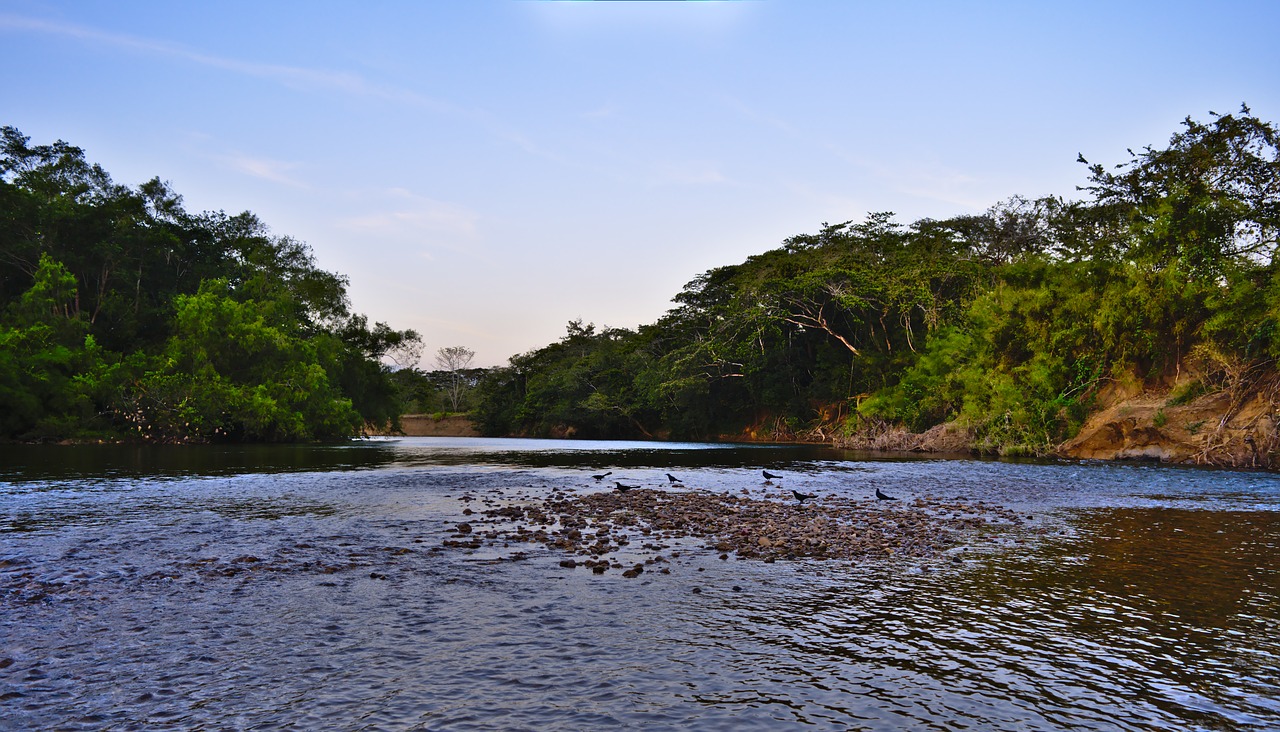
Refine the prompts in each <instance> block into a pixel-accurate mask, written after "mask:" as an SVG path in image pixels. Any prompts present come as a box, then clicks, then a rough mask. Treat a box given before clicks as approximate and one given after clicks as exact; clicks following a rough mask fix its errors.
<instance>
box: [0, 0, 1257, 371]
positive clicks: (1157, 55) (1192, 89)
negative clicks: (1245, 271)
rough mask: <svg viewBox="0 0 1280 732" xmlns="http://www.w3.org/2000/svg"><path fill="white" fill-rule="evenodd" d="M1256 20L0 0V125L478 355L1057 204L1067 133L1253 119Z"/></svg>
mask: <svg viewBox="0 0 1280 732" xmlns="http://www.w3.org/2000/svg"><path fill="white" fill-rule="evenodd" d="M1277 27H1280V2H1270V1H1265V2H1263V1H1258V2H1231V1H1229V0H1228V1H1225V2H1213V3H1209V2H1203V3H1179V2H1071V3H1048V2H1029V1H1024V2H1007V3H1005V2H977V3H945V2H895V3H888V2H875V3H872V2H856V1H853V0H849V1H845V2H819V1H817V0H754V1H753V0H745V1H743V2H536V1H533V0H469V1H468V2H443V1H437V2H431V1H429V0H420V1H414V2H371V3H352V2H322V1H317V0H308V1H306V2H286V1H273V2H265V3H264V2H260V1H258V0H255V1H254V2H235V1H229V2H228V1H220V2H216V3H214V2H206V3H191V2H172V1H171V0H166V1H165V2H111V3H108V2H96V3H95V2H82V1H81V2H43V1H41V0H0V124H8V125H13V126H15V127H17V128H18V129H20V130H21V131H22V132H23V133H24V134H26V135H29V136H30V137H31V138H32V140H33V142H35V143H48V142H52V141H53V140H54V139H64V140H66V141H68V142H71V143H73V144H75V145H79V146H80V147H83V148H84V149H85V150H86V152H87V154H88V157H89V158H90V160H92V161H95V162H98V163H101V164H102V165H103V166H104V167H105V168H106V169H107V170H108V171H109V172H110V173H111V174H112V176H113V177H114V178H115V179H116V180H117V182H121V183H128V184H137V183H140V182H142V181H145V180H147V179H149V178H151V177H153V176H159V177H160V178H162V179H164V180H167V181H170V182H171V183H172V184H173V187H174V189H175V190H176V191H177V192H178V193H180V194H182V195H183V196H184V198H185V202H186V206H187V208H188V209H189V210H192V211H203V210H219V209H221V210H225V211H228V212H232V213H234V212H239V211H243V210H251V211H253V212H255V213H256V214H258V215H259V216H260V217H261V218H262V219H263V220H264V221H265V222H266V223H267V224H269V225H270V226H271V227H272V229H273V231H275V232H276V233H278V234H287V235H290V236H293V237H296V238H298V239H301V240H303V241H306V242H307V243H309V244H310V245H311V247H312V248H313V250H314V251H315V253H316V256H317V259H318V262H319V264H320V266H321V267H323V268H325V269H328V270H332V271H337V272H341V273H343V274H346V275H347V276H349V277H350V279H351V286H350V294H351V297H352V301H353V304H354V306H355V308H356V310H358V311H360V312H363V313H365V314H367V315H369V316H370V317H371V318H372V319H376V320H382V321H386V322H388V323H390V324H391V325H392V326H393V327H397V328H414V329H416V330H418V331H419V332H421V333H422V334H423V336H424V340H425V344H426V347H427V352H428V354H430V353H432V352H434V351H435V350H436V349H437V348H440V347H442V346H453V345H464V346H468V347H470V348H472V349H474V350H475V351H477V354H478V355H477V358H476V364H477V365H484V366H491V365H499V364H502V363H505V362H506V359H507V358H508V357H509V356H512V355H514V354H517V353H520V352H524V351H527V350H530V349H533V348H537V347H540V346H543V345H545V344H547V343H549V342H551V341H554V340H556V339H558V338H559V337H560V336H561V335H563V333H564V327H565V324H566V323H567V322H568V321H569V320H572V319H578V318H580V319H582V320H584V321H586V322H594V323H596V324H597V325H602V326H603V325H608V326H618V327H635V326H637V325H640V324H642V323H649V322H653V321H654V320H656V319H657V318H658V317H660V316H661V315H662V313H664V312H665V311H666V310H667V309H668V308H669V307H670V298H671V297H672V296H673V295H675V294H676V293H677V292H678V291H679V290H680V288H681V287H682V286H683V285H684V283H686V282H688V281H689V280H691V279H692V278H693V277H695V276H696V275H698V274H699V273H701V272H703V271H705V270H706V269H709V268H711V267H715V266H720V265H725V264H733V263H736V262H740V261H742V260H743V259H745V258H746V257H747V256H749V255H751V254H755V253H758V252H762V251H765V250H767V249H770V248H773V247H776V246H777V245H778V244H779V243H780V242H781V241H782V240H783V239H785V238H786V237H788V236H791V235H794V234H800V233H805V232H812V231H815V230H816V229H817V228H819V226H820V225H821V224H822V223H823V222H839V221H845V220H849V219H861V218H862V217H863V216H864V215H865V214H866V213H867V212H871V211H894V212H896V213H897V214H898V217H899V220H900V221H902V222H903V223H909V222H911V221H914V220H916V219H919V218H923V217H931V218H945V217H948V216H952V215H955V214H960V213H976V212H980V211H983V210H985V209H986V208H988V207H989V206H991V205H992V204H995V203H997V202H998V201H1001V200H1003V199H1006V198H1008V197H1009V196H1012V195H1015V194H1021V195H1025V196H1030V197H1036V196H1042V195H1050V194H1056V195H1063V196H1068V197H1075V196H1078V195H1080V194H1078V193H1077V192H1076V190H1075V187H1076V186H1077V185H1081V184H1083V183H1084V182H1085V170H1084V166H1082V165H1080V164H1079V163H1077V162H1076V155H1077V153H1083V154H1084V155H1085V157H1086V158H1088V159H1089V160H1090V161H1093V162H1104V163H1119V162H1123V161H1124V160H1126V159H1127V153H1126V152H1125V148H1127V147H1132V148H1134V149H1139V148H1141V147H1142V146H1144V145H1148V144H1152V145H1157V146H1160V145H1163V144H1164V143H1165V142H1167V141H1168V139H1169V137H1170V135H1172V134H1173V133H1174V132H1176V131H1177V130H1178V128H1179V123H1180V122H1181V120H1182V119H1183V118H1184V117H1186V116H1188V115H1190V116H1192V117H1195V118H1197V119H1202V120H1204V119H1209V114H1208V113H1209V111H1210V110H1213V111H1217V112H1233V111H1236V110H1237V109H1238V108H1239V106H1240V104H1241V103H1242V102H1247V103H1248V104H1249V105H1250V106H1251V108H1252V109H1253V111H1254V113H1255V114H1256V115H1258V116H1259V117H1262V118H1263V119H1267V120H1270V121H1273V122H1280V44H1278V43H1276V42H1275V29H1276V28H1277ZM428 361H429V359H428ZM426 365H427V366H430V363H429V362H428V363H427V364H426Z"/></svg>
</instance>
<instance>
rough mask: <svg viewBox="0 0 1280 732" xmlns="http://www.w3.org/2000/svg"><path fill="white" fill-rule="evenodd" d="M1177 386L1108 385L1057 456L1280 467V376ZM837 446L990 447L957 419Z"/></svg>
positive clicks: (887, 429)
mask: <svg viewBox="0 0 1280 732" xmlns="http://www.w3.org/2000/svg"><path fill="white" fill-rule="evenodd" d="M1177 386H1178V385H1177V384H1174V386H1173V387H1164V386H1161V387H1157V388H1143V387H1142V386H1140V385H1129V386H1125V385H1122V384H1119V383H1112V384H1109V385H1107V386H1105V387H1104V388H1102V389H1101V390H1100V391H1099V392H1098V394H1097V395H1096V397H1095V400H1096V403H1097V409H1096V411H1095V412H1094V413H1093V414H1092V416H1090V417H1089V419H1088V420H1086V421H1085V423H1084V425H1083V426H1082V427H1081V429H1080V431H1079V432H1078V433H1077V434H1076V436H1075V437H1073V438H1071V439H1070V440H1067V441H1066V442H1064V443H1062V444H1061V445H1058V446H1057V447H1056V449H1054V450H1053V451H1052V454H1054V455H1056V456H1058V457H1063V458H1074V459H1086V460H1155V461H1159V462H1165V463H1181V464H1191V465H1220V466H1227V467H1244V468H1267V469H1272V470H1275V469H1278V468H1280V434H1278V433H1277V427H1278V426H1280V381H1275V380H1267V381H1265V382H1263V383H1255V384H1254V385H1253V388H1250V389H1235V390H1232V389H1224V390H1220V391H1215V392H1212V393H1208V394H1203V395H1200V396H1198V397H1195V398H1186V397H1179V396H1178V393H1179V391H1178V389H1177ZM835 444H836V445H837V446H838V447H844V448H848V449H859V450H876V451H889V452H929V453H957V452H968V453H977V452H983V451H985V450H984V446H983V445H981V444H979V442H978V440H977V438H976V437H975V435H974V434H973V432H972V431H971V430H969V429H967V428H965V427H962V426H960V425H958V424H954V423H949V424H944V425H938V426H937V427H934V428H932V429H930V430H928V431H926V432H922V433H913V432H908V431H906V430H904V429H902V428H899V427H893V426H889V425H884V426H881V427H879V428H878V429H877V428H873V429H868V430H865V431H863V432H861V433H859V434H857V435H854V436H852V437H848V438H837V439H836V440H835Z"/></svg>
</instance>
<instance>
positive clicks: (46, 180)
mask: <svg viewBox="0 0 1280 732" xmlns="http://www.w3.org/2000/svg"><path fill="white" fill-rule="evenodd" d="M2 133H3V150H0V439H8V440H15V439H16V440H40V439H61V438H101V437H106V438H120V437H133V438H144V439H149V440H157V441H174V442H185V441H211V440H267V441H286V440H287V441H295V440H312V439H333V438H340V437H346V436H350V435H354V434H359V433H360V431H361V430H362V428H363V425H364V424H366V423H369V422H372V423H379V424H385V423H387V422H391V421H394V420H396V419H397V417H398V415H399V414H400V410H401V400H400V395H399V392H398V391H397V389H396V388H395V386H394V384H393V383H392V381H391V378H390V371H389V369H388V368H387V367H386V366H384V365H383V363H382V359H383V357H384V356H387V355H389V354H392V355H394V354H396V353H401V352H402V353H412V352H415V351H418V350H420V344H419V339H418V336H417V334H416V333H414V332H413V331H410V330H405V331H397V330H394V329H392V328H390V327H389V326H387V325H386V324H383V323H375V324H373V325H370V324H369V322H368V320H367V319H366V318H365V317H364V316H362V315H359V314H355V313H352V312H351V310H350V303H349V301H348V299H347V294H346V286H347V280H346V278H344V277H342V276H340V275H337V274H333V273H330V272H326V271H323V270H321V269H319V268H317V266H316V263H315V260H314V258H313V256H312V253H311V251H310V249H309V248H308V247H307V246H306V245H305V244H303V243H302V242H299V241H296V240H294V239H291V238H289V237H287V236H275V235H273V234H271V233H270V231H269V230H268V229H267V227H266V226H265V225H263V223H262V222H261V221H259V220H258V219H257V218H256V217H255V216H254V215H253V214H250V213H242V214H239V215H234V216H232V215H227V214H225V213H222V212H213V213H210V212H206V213H201V214H192V213H189V212H187V211H186V210H184V208H183V207H182V199H181V197H179V196H178V195H177V194H175V193H174V192H173V191H172V190H170V188H169V186H167V185H166V184H164V183H162V182H161V181H160V180H159V179H153V180H151V181H148V182H146V183H143V184H142V185H140V186H137V187H128V186H124V185H119V184H117V183H115V182H113V181H112V180H111V178H110V176H109V175H108V174H107V173H106V172H105V171H104V170H103V169H102V168H101V167H100V166H98V165H93V164H90V163H88V162H87V161H86V159H85V155H84V152H83V151H82V150H81V149H80V148H77V147H74V146H71V145H68V144H67V143H65V142H61V141H59V142H56V143H54V144H52V145H32V144H31V143H30V139H29V138H28V137H25V136H23V135H22V134H21V133H20V132H19V131H18V130H16V129H14V128H12V127H4V128H3V129H2Z"/></svg>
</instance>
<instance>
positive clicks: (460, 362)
mask: <svg viewBox="0 0 1280 732" xmlns="http://www.w3.org/2000/svg"><path fill="white" fill-rule="evenodd" d="M475 356H476V352H475V351H473V350H471V349H470V348H467V347H466V346H448V347H444V348H441V349H440V350H438V351H436V366H437V367H438V368H439V369H440V370H441V371H446V372H448V373H449V374H450V377H451V378H450V379H449V388H448V394H449V405H450V406H451V407H453V411H455V412H457V411H459V409H460V408H461V406H462V395H463V392H465V391H466V386H467V382H466V378H465V376H466V375H465V374H464V373H463V372H464V371H466V369H467V368H468V367H470V366H471V359H473V358H475Z"/></svg>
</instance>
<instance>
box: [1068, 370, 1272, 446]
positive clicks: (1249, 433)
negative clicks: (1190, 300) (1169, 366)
mask: <svg viewBox="0 0 1280 732" xmlns="http://www.w3.org/2000/svg"><path fill="white" fill-rule="evenodd" d="M1277 386H1280V384H1277V382H1276V380H1275V379H1274V378H1270V379H1267V380H1265V381H1263V382H1262V383H1258V384H1254V385H1252V388H1247V389H1246V388H1239V389H1234V390H1232V389H1227V390H1222V391H1216V392H1213V393H1209V394H1205V395H1203V396H1200V397H1198V398H1196V399H1192V400H1189V401H1187V402H1186V403H1178V400H1176V399H1171V398H1170V392H1168V391H1160V392H1152V391H1137V390H1134V389H1130V390H1126V389H1123V388H1121V387H1118V386H1116V387H1111V388H1109V389H1104V390H1103V392H1102V393H1100V394H1099V395H1098V402H1099V406H1100V409H1099V410H1098V411H1097V412H1095V413H1094V414H1093V416H1091V417H1090V418H1089V419H1088V421H1086V422H1085V424H1084V426H1083V427H1082V428H1081V430H1080V432H1079V433H1078V434H1077V435H1076V436H1075V437H1073V438H1072V439H1070V440H1067V441H1066V442H1064V443H1063V444H1062V445H1060V446H1059V448H1058V450H1057V453H1058V455H1060V456H1062V457H1070V458H1085V459H1101V460H1135V459H1137V460H1143V459H1145V460H1159V461H1161V462H1167V463H1190V464H1197V465H1224V466H1232V467H1258V468H1270V469H1275V468H1277V467H1280V435H1277V432H1276V427H1277V424H1280V414H1277V407H1278V406H1280V405H1278V403H1277V396H1278V394H1277ZM1134 392H1136V393H1134Z"/></svg>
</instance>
